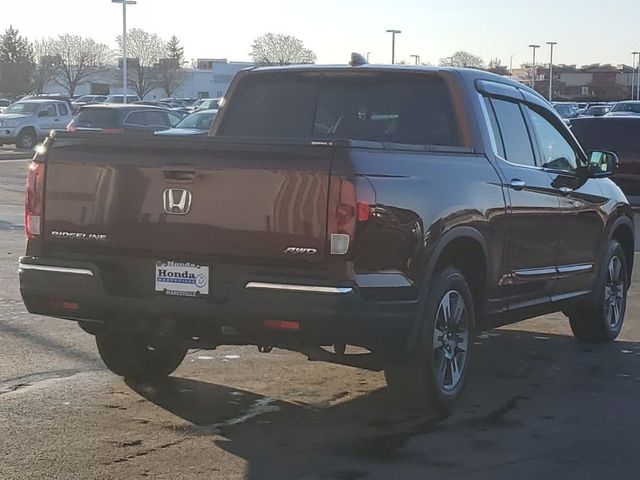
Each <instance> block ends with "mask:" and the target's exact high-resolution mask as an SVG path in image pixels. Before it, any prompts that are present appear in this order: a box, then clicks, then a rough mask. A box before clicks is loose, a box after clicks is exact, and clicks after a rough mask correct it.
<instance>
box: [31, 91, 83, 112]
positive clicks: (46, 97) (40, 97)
mask: <svg viewBox="0 0 640 480" xmlns="http://www.w3.org/2000/svg"><path fill="white" fill-rule="evenodd" d="M23 100H60V101H62V102H65V103H66V104H67V107H69V109H70V110H71V111H73V105H72V104H71V99H70V98H69V97H67V96H66V95H61V94H58V93H39V94H36V95H26V96H24V97H22V98H21V99H20V101H23Z"/></svg>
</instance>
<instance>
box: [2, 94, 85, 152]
mask: <svg viewBox="0 0 640 480" xmlns="http://www.w3.org/2000/svg"><path fill="white" fill-rule="evenodd" d="M72 117H73V114H72V112H71V110H70V108H69V107H68V105H67V103H66V102H64V101H60V100H43V99H39V100H20V101H18V102H16V103H13V104H11V105H10V106H9V107H7V108H6V109H5V110H4V112H3V113H2V114H0V145H2V144H13V145H15V146H16V147H18V148H23V149H31V148H33V147H35V146H36V144H37V143H38V140H41V139H44V138H45V137H46V136H47V135H48V134H49V132H50V131H51V130H64V128H65V126H66V125H67V123H69V121H70V120H71V118H72Z"/></svg>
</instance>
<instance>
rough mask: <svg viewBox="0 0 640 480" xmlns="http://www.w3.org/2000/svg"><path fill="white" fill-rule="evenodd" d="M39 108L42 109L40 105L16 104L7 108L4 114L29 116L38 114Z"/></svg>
mask: <svg viewBox="0 0 640 480" xmlns="http://www.w3.org/2000/svg"><path fill="white" fill-rule="evenodd" d="M38 108H40V104H39V103H30V102H18V103H14V104H13V105H11V106H10V107H7V109H6V110H5V111H4V113H21V114H25V115H27V114H30V113H35V112H37V111H38Z"/></svg>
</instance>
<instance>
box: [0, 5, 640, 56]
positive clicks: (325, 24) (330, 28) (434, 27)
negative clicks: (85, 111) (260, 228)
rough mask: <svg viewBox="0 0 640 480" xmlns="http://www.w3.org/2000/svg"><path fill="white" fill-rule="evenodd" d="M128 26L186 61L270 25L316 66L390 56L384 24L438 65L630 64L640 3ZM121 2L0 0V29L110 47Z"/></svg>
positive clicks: (205, 12) (424, 9)
mask: <svg viewBox="0 0 640 480" xmlns="http://www.w3.org/2000/svg"><path fill="white" fill-rule="evenodd" d="M137 1H138V4H137V5H134V6H131V7H128V24H129V27H138V28H142V29H145V30H148V31H152V32H155V33H158V34H159V35H160V36H162V37H164V38H168V37H169V36H170V35H172V34H175V35H177V36H178V38H179V39H180V40H181V41H182V44H183V46H184V47H185V54H186V57H187V58H189V59H191V58H198V57H213V58H220V57H225V58H228V59H229V60H249V51H250V45H251V42H252V40H253V39H254V38H255V37H256V36H258V35H260V34H263V33H266V32H269V31H272V32H279V33H287V34H291V35H295V36H297V37H299V38H300V39H302V40H303V41H304V43H305V45H306V46H307V47H309V48H311V49H312V50H314V51H315V52H316V54H317V55H318V63H346V62H347V61H348V58H349V54H350V53H351V52H352V51H358V52H361V53H363V54H366V53H367V52H371V62H372V63H374V62H380V63H387V62H389V61H390V56H391V38H390V34H387V33H385V30H387V29H391V28H394V29H400V30H402V34H401V35H399V36H398V37H397V44H396V58H397V60H406V61H407V62H410V61H412V59H411V58H410V55H412V54H416V55H420V56H421V59H422V61H424V62H431V63H437V62H438V59H439V58H441V57H446V56H448V55H450V54H451V53H453V52H454V51H456V50H468V51H470V52H472V53H474V54H476V55H480V56H481V57H482V58H483V59H484V60H485V62H488V61H489V60H490V59H491V58H499V59H500V60H501V61H502V64H503V65H507V66H508V64H509V58H510V55H514V57H513V62H514V66H517V65H519V64H521V63H524V62H526V61H530V58H531V50H530V49H529V48H528V45H529V44H531V43H537V44H541V45H543V48H542V49H541V50H539V51H538V59H540V61H541V62H548V58H549V50H548V46H547V45H544V44H545V42H547V41H556V42H558V46H557V47H556V51H555V52H556V53H555V58H554V60H555V61H554V63H567V64H589V63H613V64H617V63H623V62H624V63H630V62H631V54H630V52H631V51H632V50H640V28H638V26H639V24H640V2H639V1H638V0H608V1H606V0H529V1H526V2H525V1H521V0H483V1H479V0H449V1H442V0H322V1H317V0H296V1H294V0H271V1H265V0H227V1H221V0H137ZM121 22H122V8H121V6H120V5H116V4H112V3H111V0H0V29H2V31H4V29H5V28H6V27H8V26H9V25H10V24H13V26H14V27H17V28H18V29H19V30H20V32H21V33H22V34H23V35H25V36H27V37H28V38H29V39H31V40H34V39H37V38H40V37H43V36H55V35H58V34H62V33H75V34H80V35H83V36H91V37H93V38H94V39H96V40H99V41H102V42H104V43H107V44H109V45H110V46H113V47H115V37H116V35H118V34H119V33H120V32H121V29H122V24H121Z"/></svg>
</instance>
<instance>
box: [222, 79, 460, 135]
mask: <svg viewBox="0 0 640 480" xmlns="http://www.w3.org/2000/svg"><path fill="white" fill-rule="evenodd" d="M217 134H218V135H220V136H239V137H269V138H304V139H323V140H330V139H347V140H368V141H376V142H392V143H406V144H419V145H443V146H460V145H461V138H460V132H459V130H458V121H457V118H456V116H455V114H454V109H453V105H452V102H451V95H450V92H449V89H448V86H447V84H446V82H445V81H444V79H442V78H441V77H438V76H436V75H428V74H406V73H403V74H401V75H399V74H397V73H386V72H383V73H380V72H374V73H371V74H369V73H367V74H356V75H352V74H316V73H314V74H309V73H295V74H292V73H287V74H259V75H252V76H248V77H246V78H245V79H244V80H243V81H242V83H240V84H239V86H238V89H237V90H236V91H235V92H234V94H233V98H232V101H230V102H229V106H228V110H227V112H226V114H225V117H224V119H223V121H222V124H221V125H220V128H219V129H218V132H217Z"/></svg>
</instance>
